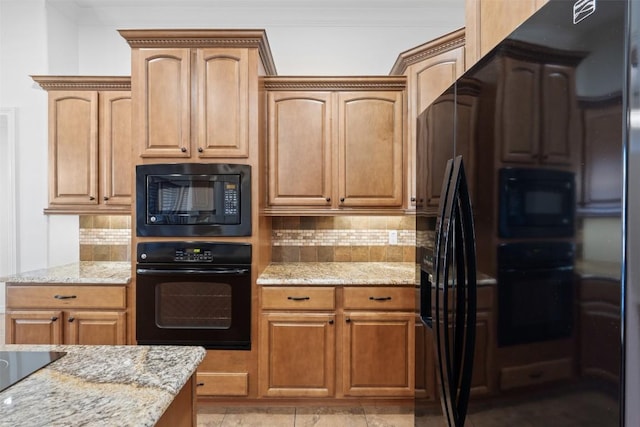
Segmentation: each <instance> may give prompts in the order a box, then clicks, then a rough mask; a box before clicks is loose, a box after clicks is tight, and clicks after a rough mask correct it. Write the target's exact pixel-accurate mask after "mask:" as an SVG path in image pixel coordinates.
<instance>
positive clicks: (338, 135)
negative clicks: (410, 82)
mask: <svg viewBox="0 0 640 427" xmlns="http://www.w3.org/2000/svg"><path fill="white" fill-rule="evenodd" d="M264 85H265V89H266V90H267V104H268V105H267V114H268V120H267V123H268V125H267V127H268V159H269V160H268V162H269V166H268V169H269V174H268V180H269V183H268V205H269V208H268V209H266V210H265V212H267V213H274V214H282V213H283V212H284V213H291V212H293V213H296V214H300V215H306V214H317V213H320V214H322V213H327V212H339V211H341V210H344V209H349V208H354V209H358V210H360V209H373V210H377V209H380V208H382V209H397V210H400V209H401V208H402V207H403V179H404V170H405V169H404V162H405V158H404V156H405V147H404V141H405V137H404V132H405V125H404V111H405V107H404V105H405V103H404V102H405V97H404V90H405V78H404V77H375V78H374V77H357V78H356V77H353V78H351V77H347V78H337V77H336V78H321V77H318V78H314V77H270V78H265V79H264Z"/></svg>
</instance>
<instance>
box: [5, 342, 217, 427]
mask: <svg viewBox="0 0 640 427" xmlns="http://www.w3.org/2000/svg"><path fill="white" fill-rule="evenodd" d="M0 351H11V352H13V351H45V352H47V351H58V352H66V355H65V356H63V357H62V358H60V359H58V360H56V361H54V362H53V363H51V364H49V365H47V366H46V367H44V368H42V369H40V370H38V371H36V372H34V373H33V374H31V375H29V376H28V377H26V378H24V379H23V380H22V381H20V382H18V383H16V384H13V385H12V386H10V387H9V388H7V389H5V390H3V391H2V392H0V426H1V427H20V426H25V427H26V426H28V427H37V426H43V427H44V426H47V427H52V426H80V425H82V426H119V427H121V426H132V427H133V426H135V427H142V426H153V425H158V426H172V427H178V426H195V408H194V406H195V379H194V376H195V375H194V374H195V371H196V369H197V367H198V365H199V364H200V362H201V361H202V360H203V359H204V356H205V350H204V348H202V347H187V346H82V345H79V346H65V345H55V346H52V345H0Z"/></svg>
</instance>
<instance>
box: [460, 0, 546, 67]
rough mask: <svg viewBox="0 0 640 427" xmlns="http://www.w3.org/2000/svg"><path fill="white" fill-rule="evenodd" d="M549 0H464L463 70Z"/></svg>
mask: <svg viewBox="0 0 640 427" xmlns="http://www.w3.org/2000/svg"><path fill="white" fill-rule="evenodd" d="M547 1H548V0H465V25H466V51H465V65H466V69H469V68H471V66H472V65H473V64H475V63H476V62H478V60H479V59H480V58H482V57H483V56H484V55H486V54H487V53H488V52H489V51H490V50H491V49H492V48H493V47H495V46H496V45H497V44H498V43H499V42H500V41H501V40H503V39H504V38H505V37H507V36H508V35H509V34H510V33H511V32H512V31H513V30H515V29H516V28H517V27H518V26H519V25H520V24H522V23H523V22H524V21H525V20H526V19H527V18H529V17H530V16H531V15H532V14H533V13H534V12H536V11H537V10H538V9H540V8H541V7H542V6H544V5H545V3H547Z"/></svg>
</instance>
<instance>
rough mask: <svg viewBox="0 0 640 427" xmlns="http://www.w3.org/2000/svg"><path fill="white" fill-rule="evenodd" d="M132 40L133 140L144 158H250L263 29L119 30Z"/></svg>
mask: <svg viewBox="0 0 640 427" xmlns="http://www.w3.org/2000/svg"><path fill="white" fill-rule="evenodd" d="M120 34H121V35H122V36H123V37H124V38H125V39H126V40H127V42H128V43H129V45H130V46H131V48H132V49H131V64H132V67H131V69H132V73H131V79H132V87H133V94H132V95H133V121H134V123H135V126H134V136H133V138H134V145H135V146H136V147H137V149H136V155H138V156H140V157H142V158H180V159H185V161H190V160H189V159H191V160H193V161H200V160H201V159H207V158H238V159H241V158H247V157H249V147H250V145H251V144H250V141H252V140H254V139H255V138H257V130H256V129H255V128H254V127H255V124H256V120H257V104H258V75H259V74H275V66H274V64H273V61H272V59H271V54H270V52H269V47H268V44H267V40H266V35H265V33H264V31H257V30H121V31H120Z"/></svg>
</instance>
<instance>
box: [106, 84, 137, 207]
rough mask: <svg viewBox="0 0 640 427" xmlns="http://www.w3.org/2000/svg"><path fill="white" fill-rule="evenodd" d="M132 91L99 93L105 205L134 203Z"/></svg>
mask: <svg viewBox="0 0 640 427" xmlns="http://www.w3.org/2000/svg"><path fill="white" fill-rule="evenodd" d="M131 143H132V138H131V94H130V93H129V92H122V91H120V92H117V91H107V92H101V93H100V150H101V167H102V171H101V176H102V197H103V202H104V204H105V205H131V186H132V182H131V176H132V173H130V172H128V171H131V170H132V160H131Z"/></svg>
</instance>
